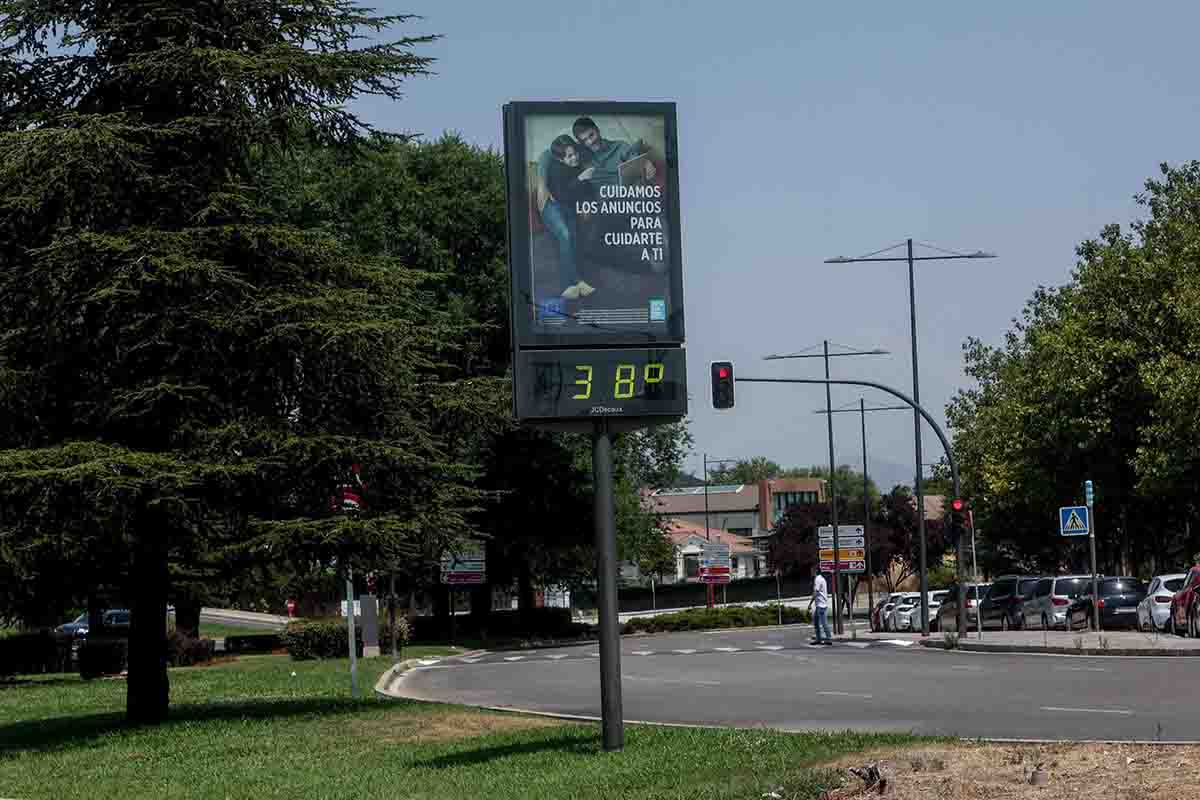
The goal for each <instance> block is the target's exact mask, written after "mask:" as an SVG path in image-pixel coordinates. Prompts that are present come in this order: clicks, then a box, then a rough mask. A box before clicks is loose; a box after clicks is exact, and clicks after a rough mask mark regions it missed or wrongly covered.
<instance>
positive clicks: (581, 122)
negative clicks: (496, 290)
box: [504, 102, 684, 350]
mask: <svg viewBox="0 0 1200 800" xmlns="http://www.w3.org/2000/svg"><path fill="white" fill-rule="evenodd" d="M504 118H505V156H506V159H505V160H506V169H507V178H508V229H509V259H510V272H511V274H510V279H511V282H512V287H511V289H512V292H511V297H512V321H513V338H514V344H515V346H516V349H518V350H519V349H522V348H538V347H556V346H573V347H579V348H591V347H619V346H622V345H635V344H636V345H640V346H652V345H655V344H659V345H661V344H682V342H683V339H684V335H683V281H682V259H681V254H680V232H679V176H678V170H677V160H676V129H675V125H676V120H675V105H674V104H673V103H614V102H520V103H510V104H508V105H506V106H505V107H504Z"/></svg>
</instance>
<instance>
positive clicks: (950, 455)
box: [734, 378, 966, 633]
mask: <svg viewBox="0 0 1200 800" xmlns="http://www.w3.org/2000/svg"><path fill="white" fill-rule="evenodd" d="M734 380H736V381H737V382H738V383H803V384H809V385H822V384H823V385H825V386H826V387H828V386H831V385H835V384H836V385H838V386H869V387H871V388H872V389H879V390H880V391H882V392H887V393H888V394H890V395H892V396H893V397H898V398H899V399H901V400H903V401H904V402H905V403H908V404H909V405H910V406H912V408H913V411H915V412H916V413H917V414H920V415H921V416H922V417H924V418H925V421H926V422H928V423H929V426H930V427H931V428H933V432H934V433H936V434H937V437H938V439H939V440H941V443H942V447H943V448H944V449H945V451H946V460H947V461H949V462H950V481H951V484H952V485H953V489H952V490H953V492H954V496H955V497H961V496H962V492H961V490H960V489H961V487H960V486H959V482H958V462H956V461H955V460H954V450H953V449H952V448H951V447H950V440H949V439H947V438H946V434H945V432H944V431H943V430H942V427H941V426H940V425H938V424H937V421H936V420H935V419H934V418H933V417H932V416H931V415H930V414H929V412H928V411H926V410H925V409H924V408H922V407H921V406H920V404H918V403H917V402H916V401H915V400H913V399H912V398H911V397H909V396H908V395H906V394H905V393H904V392H901V391H900V390H898V389H893V388H892V387H891V386H887V385H886V384H882V383H876V382H875V381H856V380H830V379H829V378H826V379H825V380H821V379H820V378H735V379H734ZM830 418H831V419H832V417H830ZM830 477H831V478H832V476H830ZM919 511H920V509H918V512H919ZM958 570H959V574H960V580H959V582H958V607H959V610H960V613H961V610H962V608H963V603H964V602H965V601H966V590H965V587H964V586H963V582H962V580H961V573H962V559H961V558H960V559H959V562H958ZM925 599H926V600H927V599H928V598H925ZM928 622H929V620H928V618H926V620H925V623H926V625H928ZM959 631H960V633H961V631H962V628H959ZM926 632H928V631H926Z"/></svg>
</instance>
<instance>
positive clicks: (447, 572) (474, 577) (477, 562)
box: [441, 549, 487, 645]
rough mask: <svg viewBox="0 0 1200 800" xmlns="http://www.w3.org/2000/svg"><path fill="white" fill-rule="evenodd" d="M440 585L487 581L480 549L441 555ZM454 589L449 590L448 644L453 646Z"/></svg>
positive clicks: (485, 565)
mask: <svg viewBox="0 0 1200 800" xmlns="http://www.w3.org/2000/svg"><path fill="white" fill-rule="evenodd" d="M441 566H442V569H441V573H442V583H445V584H448V585H449V586H451V587H454V586H478V585H480V584H482V583H484V582H485V581H486V580H487V556H486V554H485V553H484V551H483V550H482V549H474V550H463V551H461V552H459V553H451V552H445V553H442V565H441ZM456 614H457V612H456V610H455V608H454V589H453V588H451V589H450V644H452V645H453V644H454V622H455V617H456Z"/></svg>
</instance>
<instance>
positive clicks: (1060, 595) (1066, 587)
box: [1021, 575, 1165, 631]
mask: <svg viewBox="0 0 1200 800" xmlns="http://www.w3.org/2000/svg"><path fill="white" fill-rule="evenodd" d="M1091 586H1092V576H1091V575H1059V576H1057V577H1053V578H1040V579H1039V580H1038V581H1037V583H1035V584H1034V589H1033V597H1032V599H1029V600H1025V601H1024V602H1023V603H1022V605H1021V613H1022V616H1023V617H1024V619H1023V620H1022V623H1023V625H1022V627H1025V628H1036V629H1038V630H1043V631H1046V630H1051V629H1054V628H1062V629H1063V630H1066V627H1067V609H1068V608H1069V607H1070V606H1071V603H1072V602H1073V601H1074V600H1076V599H1078V598H1079V596H1080V595H1081V594H1083V593H1084V592H1085V591H1087V590H1089V589H1090V588H1091ZM1164 616H1165V615H1164Z"/></svg>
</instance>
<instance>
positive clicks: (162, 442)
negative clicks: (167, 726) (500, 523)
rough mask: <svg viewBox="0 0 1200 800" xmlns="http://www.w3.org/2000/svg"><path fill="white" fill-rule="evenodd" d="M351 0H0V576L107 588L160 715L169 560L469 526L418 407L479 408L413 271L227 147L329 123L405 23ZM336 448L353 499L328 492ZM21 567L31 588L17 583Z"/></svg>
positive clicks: (390, 548) (312, 133) (341, 122)
mask: <svg viewBox="0 0 1200 800" xmlns="http://www.w3.org/2000/svg"><path fill="white" fill-rule="evenodd" d="M410 19H411V18H409V17H403V16H400V17H381V16H374V15H373V14H372V13H371V12H370V11H369V10H368V9H363V8H361V7H359V6H357V5H356V4H354V3H353V2H349V0H186V2H184V1H183V0H91V1H90V2H79V1H78V0H0V320H3V322H0V326H2V327H0V515H2V516H0V565H3V566H0V569H2V570H4V571H5V572H7V573H9V574H8V575H3V574H0V578H6V577H10V576H11V577H19V578H20V579H21V580H20V582H19V584H16V583H14V584H13V585H12V586H11V587H10V588H9V589H7V590H5V591H6V593H7V594H6V595H3V596H0V602H5V603H8V604H9V605H10V607H11V606H13V605H17V604H23V605H24V607H25V609H26V610H28V608H29V607H30V606H31V605H34V604H42V605H44V604H45V603H46V599H45V594H44V593H45V592H47V591H52V590H53V589H54V588H55V584H59V589H58V591H60V592H62V591H70V590H71V589H70V588H67V589H63V588H61V585H62V584H69V585H70V587H75V588H76V590H77V589H78V587H96V586H100V585H102V584H105V583H111V584H114V585H116V586H117V587H118V588H120V589H121V590H122V591H123V593H124V597H125V598H126V599H127V600H128V601H129V603H130V607H131V609H132V611H133V621H132V625H133V627H132V632H131V636H130V647H129V661H128V669H129V673H128V695H127V717H128V718H129V719H130V720H131V721H137V722H157V721H160V720H162V719H164V718H165V716H166V714H167V709H168V702H169V685H168V681H167V673H166V669H165V663H164V653H165V631H164V618H165V613H166V604H167V601H168V597H169V594H170V591H171V575H172V571H173V570H174V571H175V572H176V573H177V574H178V573H188V572H189V571H192V570H195V569H196V568H197V567H200V566H203V565H204V564H206V563H212V560H213V559H215V558H219V557H228V555H229V554H231V553H235V554H238V556H239V557H244V558H260V559H261V558H266V559H286V558H294V559H296V560H297V561H300V560H309V561H310V560H312V559H314V558H315V559H318V560H320V561H321V562H322V563H330V562H331V561H332V560H333V559H335V558H336V559H338V562H339V564H341V565H346V564H352V563H355V560H356V559H358V560H359V561H360V562H362V563H365V562H366V561H367V560H369V559H378V558H387V559H391V560H395V559H399V558H402V557H404V556H405V554H407V553H413V552H417V551H418V550H422V549H424V550H428V549H429V541H428V539H429V537H439V536H449V535H451V534H453V535H459V534H461V533H463V532H467V531H469V530H470V527H471V526H470V521H469V516H470V514H471V512H472V510H473V507H474V505H475V502H476V499H477V497H476V493H475V492H474V490H473V489H472V488H471V481H472V479H473V470H472V469H471V468H470V467H468V466H467V465H463V464H460V463H455V462H454V460H453V459H452V458H451V457H449V456H448V455H447V453H448V449H447V447H446V443H445V440H444V437H443V436H441V435H439V434H438V433H437V431H439V430H444V429H445V426H444V425H440V424H438V423H439V421H441V420H444V418H445V417H446V416H447V415H451V416H453V415H462V414H464V413H465V412H464V411H463V409H464V407H469V406H471V404H473V403H476V402H477V403H478V404H479V406H480V408H486V407H488V403H489V398H486V397H480V396H479V394H480V393H479V392H478V391H476V389H475V387H474V386H473V385H472V384H470V383H469V382H462V381H459V380H458V379H457V376H456V374H455V372H454V371H453V369H452V368H451V367H450V366H449V363H450V362H449V359H448V357H447V356H448V353H449V352H450V351H451V350H452V349H453V348H454V347H455V345H456V343H457V342H459V341H461V340H462V338H463V332H462V330H461V323H460V322H459V321H458V320H456V319H454V318H452V317H450V316H449V315H448V314H446V313H445V312H443V311H440V310H439V308H441V306H440V305H439V304H438V303H435V302H434V298H435V297H436V293H437V287H436V280H435V278H434V276H431V275H428V274H424V273H420V272H416V271H413V270H409V269H406V268H404V267H403V265H400V264H397V263H395V261H394V260H392V259H388V258H386V257H380V256H369V255H364V254H363V253H362V252H361V251H358V250H355V249H353V248H350V247H347V246H346V245H345V243H344V242H342V241H340V240H339V239H337V238H334V237H333V236H331V235H329V234H326V233H322V232H320V231H315V230H307V229H303V228H300V227H296V226H293V225H287V224H283V223H281V222H279V221H278V220H277V218H275V217H273V216H272V214H271V211H270V208H271V205H272V204H271V202H270V198H266V197H264V196H263V191H262V189H260V187H259V186H258V185H257V184H256V182H255V180H254V176H255V170H254V168H253V166H252V165H253V164H255V163H261V159H263V158H280V159H286V158H288V156H289V153H290V152H291V151H292V149H293V148H294V147H295V146H296V145H297V144H298V143H300V142H304V141H305V140H308V141H310V142H317V143H320V144H322V145H331V146H337V147H345V148H353V147H354V146H355V145H356V143H357V142H359V141H360V140H361V139H362V138H363V137H364V136H366V135H369V134H370V133H371V131H370V129H369V127H368V126H367V125H366V124H364V122H363V121H362V120H360V119H359V118H358V117H356V116H355V114H354V113H352V112H351V111H350V110H347V108H346V104H347V103H348V102H349V101H351V100H352V99H353V98H355V97H356V96H359V95H364V94H371V95H378V96H382V97H387V98H392V99H395V98H398V97H399V95H400V88H401V85H402V82H403V81H404V79H406V78H409V77H413V76H420V75H424V74H426V73H427V71H428V69H429V65H430V60H429V59H428V58H426V57H423V56H421V55H418V54H417V52H416V51H417V50H419V48H420V46H421V45H424V44H426V43H428V42H430V41H431V40H432V38H433V37H429V36H415V37H405V38H400V39H398V40H395V41H391V42H386V43H384V42H377V41H375V40H373V39H372V38H370V37H372V36H375V35H379V34H382V33H384V32H385V31H386V30H387V29H389V28H390V27H392V26H396V25H402V24H404V23H407V22H409V21H410ZM355 464H358V465H361V478H362V480H363V482H364V483H365V484H366V489H365V508H364V510H363V511H362V512H361V513H359V514H356V515H344V514H336V513H332V512H331V509H330V497H331V495H333V494H334V492H335V489H336V487H337V486H338V485H339V484H340V483H342V482H344V481H345V480H347V479H349V477H350V475H351V473H350V470H351V467H352V465H355ZM39 593H41V594H39Z"/></svg>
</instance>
